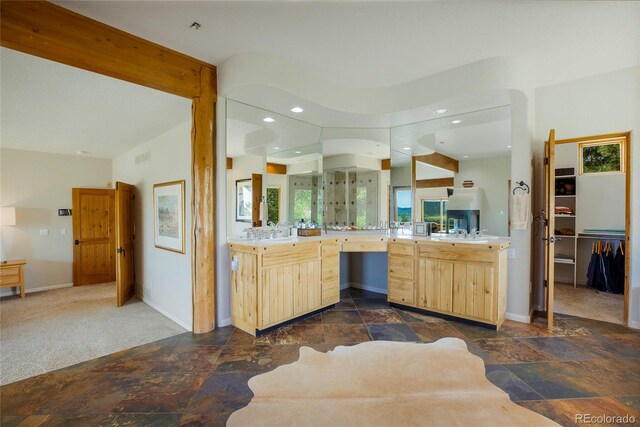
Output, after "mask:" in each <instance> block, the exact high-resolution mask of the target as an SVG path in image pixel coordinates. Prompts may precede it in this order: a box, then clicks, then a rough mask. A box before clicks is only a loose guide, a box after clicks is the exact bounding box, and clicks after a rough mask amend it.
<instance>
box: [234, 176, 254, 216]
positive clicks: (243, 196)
mask: <svg viewBox="0 0 640 427" xmlns="http://www.w3.org/2000/svg"><path fill="white" fill-rule="evenodd" d="M251 191H252V189H251V179H238V180H236V222H248V223H251V214H252V201H253V199H252V197H251V195H252V193H251Z"/></svg>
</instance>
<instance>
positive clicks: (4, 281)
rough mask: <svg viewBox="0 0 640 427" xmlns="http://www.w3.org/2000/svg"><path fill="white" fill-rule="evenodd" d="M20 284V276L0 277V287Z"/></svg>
mask: <svg viewBox="0 0 640 427" xmlns="http://www.w3.org/2000/svg"><path fill="white" fill-rule="evenodd" d="M17 283H20V276H17V275H16V276H2V277H0V285H12V284H17Z"/></svg>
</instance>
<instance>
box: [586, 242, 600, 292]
mask: <svg viewBox="0 0 640 427" xmlns="http://www.w3.org/2000/svg"><path fill="white" fill-rule="evenodd" d="M597 246H598V242H593V243H591V259H590V260H589V267H587V286H588V287H590V288H596V289H597V286H596V277H597V276H598V272H599V271H600V260H599V259H598V253H597Z"/></svg>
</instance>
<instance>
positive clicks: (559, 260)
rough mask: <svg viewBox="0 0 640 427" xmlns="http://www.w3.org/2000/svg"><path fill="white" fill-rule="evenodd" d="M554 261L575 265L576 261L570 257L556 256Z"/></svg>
mask: <svg viewBox="0 0 640 427" xmlns="http://www.w3.org/2000/svg"><path fill="white" fill-rule="evenodd" d="M553 261H554V262H555V263H556V264H570V265H574V264H575V263H576V262H575V261H574V260H572V259H568V258H554V259H553Z"/></svg>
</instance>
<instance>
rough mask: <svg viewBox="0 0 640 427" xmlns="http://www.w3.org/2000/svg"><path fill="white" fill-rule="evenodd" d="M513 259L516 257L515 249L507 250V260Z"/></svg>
mask: <svg viewBox="0 0 640 427" xmlns="http://www.w3.org/2000/svg"><path fill="white" fill-rule="evenodd" d="M515 257H516V248H509V249H507V258H509V259H515Z"/></svg>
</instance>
